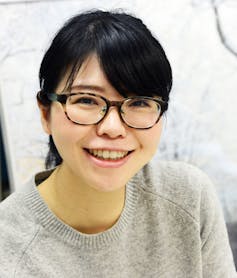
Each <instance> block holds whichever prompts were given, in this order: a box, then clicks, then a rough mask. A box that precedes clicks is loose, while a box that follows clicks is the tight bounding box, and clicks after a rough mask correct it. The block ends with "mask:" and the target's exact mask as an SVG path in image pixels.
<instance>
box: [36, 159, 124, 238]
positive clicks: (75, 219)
mask: <svg viewBox="0 0 237 278" xmlns="http://www.w3.org/2000/svg"><path fill="white" fill-rule="evenodd" d="M38 189H39V193H40V195H41V196H42V198H43V199H44V200H45V202H46V204H47V205H48V206H49V208H50V209H51V210H52V211H53V212H54V213H55V214H56V216H57V217H58V218H60V219H61V220H62V221H63V222H65V223H66V224H68V225H69V226H71V227H73V228H74V229H76V230H78V231H80V232H82V233H87V234H93V233H99V232H102V231H105V230H107V229H109V228H111V227H112V226H113V225H114V224H115V223H116V221H117V220H118V218H119V216H120V214H121V212H122V210H123V207H124V201H125V186H124V187H123V188H121V189H119V190H117V191H113V192H100V191H97V190H95V189H94V188H93V187H91V186H89V185H86V184H82V183H81V181H80V180H79V179H78V177H76V176H75V175H73V173H71V172H70V171H69V170H68V169H67V167H65V165H63V164H62V165H61V166H59V167H58V168H57V169H56V170H55V171H54V172H53V173H52V174H51V175H50V177H49V178H48V179H46V180H45V181H44V182H43V183H41V184H40V185H39V186H38Z"/></svg>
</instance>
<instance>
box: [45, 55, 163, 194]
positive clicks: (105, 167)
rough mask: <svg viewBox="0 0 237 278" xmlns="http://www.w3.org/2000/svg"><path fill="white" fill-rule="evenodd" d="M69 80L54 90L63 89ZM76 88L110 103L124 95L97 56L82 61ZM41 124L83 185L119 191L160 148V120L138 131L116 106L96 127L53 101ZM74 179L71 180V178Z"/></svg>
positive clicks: (67, 169)
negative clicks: (75, 120)
mask: <svg viewBox="0 0 237 278" xmlns="http://www.w3.org/2000/svg"><path fill="white" fill-rule="evenodd" d="M65 84H66V78H65V79H64V80H62V81H61V82H60V84H59V85H58V87H57V89H56V93H58V94H60V93H63V89H64V88H65ZM72 92H89V93H95V94H98V95H101V96H103V97H105V98H107V99H109V100H112V101H121V100H123V97H122V96H121V95H120V94H119V93H118V92H117V91H116V90H115V89H114V88H113V87H112V86H111V84H110V83H109V82H108V80H107V78H106V76H105V75H104V72H103V71H102V69H101V67H100V64H99V61H98V59H97V57H96V55H91V56H89V58H88V59H86V60H85V61H84V63H83V64H82V66H81V68H80V70H79V72H78V74H77V76H76V78H75V80H74V81H73V84H72ZM41 112H42V113H41V115H42V123H43V127H44V129H45V131H46V132H47V133H48V134H51V135H52V137H53V140H54V143H55V145H56V147H57V149H58V152H59V153H60V155H61V157H62V159H63V162H62V166H61V168H63V169H64V171H65V173H67V175H70V178H72V177H73V180H74V181H76V183H77V184H80V185H81V186H89V187H91V188H93V189H95V190H98V191H103V192H108V191H115V190H118V189H121V188H122V187H124V186H125V184H126V183H127V182H128V181H129V180H130V179H131V178H132V177H133V176H134V175H135V174H136V173H137V172H138V171H139V170H140V169H141V168H142V167H143V166H144V165H145V164H146V163H147V162H148V161H149V160H150V159H151V158H152V156H153V155H154V153H155V152H156V150H157V146H158V143H159V139H160V135H161V127H162V121H161V120H160V121H159V122H158V123H157V124H155V125H154V126H153V127H152V128H150V129H147V130H137V129H133V128H130V127H128V126H126V125H125V124H124V123H123V122H122V121H121V119H120V116H119V114H118V110H117V108H116V107H111V108H110V110H109V112H108V114H107V115H106V117H105V118H104V119H103V120H102V121H101V122H100V123H99V124H97V125H88V126H83V125H78V124H75V123H73V122H71V121H70V120H69V119H68V118H67V117H66V115H65V113H64V110H63V107H62V105H61V104H60V103H59V102H52V104H51V108H50V114H49V117H46V113H44V111H43V108H42V107H41ZM70 180H71V179H70Z"/></svg>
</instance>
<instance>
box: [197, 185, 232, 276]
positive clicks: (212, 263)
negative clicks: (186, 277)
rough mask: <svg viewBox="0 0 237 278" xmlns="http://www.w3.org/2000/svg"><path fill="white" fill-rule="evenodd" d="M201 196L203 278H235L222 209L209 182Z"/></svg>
mask: <svg viewBox="0 0 237 278" xmlns="http://www.w3.org/2000/svg"><path fill="white" fill-rule="evenodd" d="M205 183H206V184H205V185H204V186H203V190H202V194H201V205H200V235H201V241H202V265H203V277H204V278H211V277H213V278H214V277H215V278H237V274H236V270H235V266H234V261H233V255H232V251H231V249H230V244H229V239H228V234H227V230H226V225H225V221H224V217H223V213H222V209H221V206H220V203H219V200H218V198H217V194H216V193H215V190H214V187H213V185H212V184H211V182H210V181H209V180H207V181H206V182H205Z"/></svg>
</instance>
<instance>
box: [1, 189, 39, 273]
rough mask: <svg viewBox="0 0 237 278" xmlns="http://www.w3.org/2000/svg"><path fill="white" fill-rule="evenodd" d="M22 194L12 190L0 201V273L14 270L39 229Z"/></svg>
mask: <svg viewBox="0 0 237 278" xmlns="http://www.w3.org/2000/svg"><path fill="white" fill-rule="evenodd" d="M23 196H24V194H23V193H22V192H14V193H12V194H11V195H10V196H9V197H8V198H6V199H5V200H4V201H2V202H1V203H0V234H1V237H0V265H1V269H0V274H1V275H3V274H5V273H6V274H7V275H10V271H12V272H14V269H15V267H16V265H17V262H18V261H19V259H20V258H21V256H22V254H23V253H24V252H25V250H26V249H27V247H28V246H29V244H30V242H31V241H32V239H33V238H34V236H35V234H36V233H37V229H39V227H37V225H36V224H35V221H34V219H33V217H32V215H31V213H30V210H29V209H28V208H27V207H26V205H25V203H24V200H23V199H24V198H23ZM1 275H0V276H1Z"/></svg>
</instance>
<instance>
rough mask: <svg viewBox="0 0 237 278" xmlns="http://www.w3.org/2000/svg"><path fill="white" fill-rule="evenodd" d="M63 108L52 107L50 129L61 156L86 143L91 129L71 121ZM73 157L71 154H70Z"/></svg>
mask: <svg viewBox="0 0 237 278" xmlns="http://www.w3.org/2000/svg"><path fill="white" fill-rule="evenodd" d="M60 108H61V107H58V106H55V107H52V110H51V115H50V129H51V134H52V137H53V140H54V143H55V145H56V147H57V149H58V151H59V153H60V154H62V153H65V151H67V152H69V153H71V151H73V150H74V149H75V147H76V146H77V145H80V144H83V142H84V141H86V139H85V137H86V136H87V134H88V132H89V130H90V127H89V126H80V125H77V124H74V123H72V122H71V121H69V120H68V119H67V117H66V115H65V113H64V112H63V110H62V109H60ZM70 155H71V154H70Z"/></svg>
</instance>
